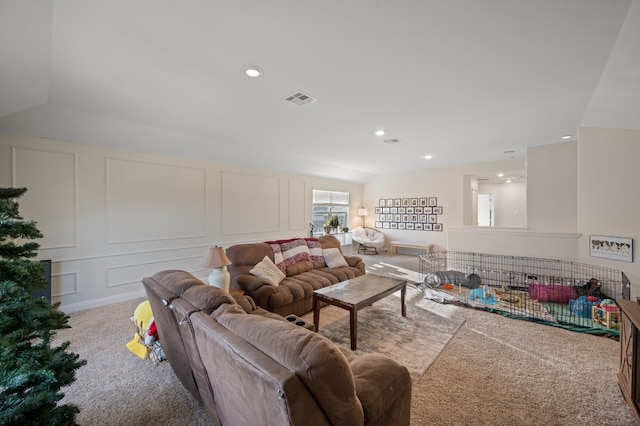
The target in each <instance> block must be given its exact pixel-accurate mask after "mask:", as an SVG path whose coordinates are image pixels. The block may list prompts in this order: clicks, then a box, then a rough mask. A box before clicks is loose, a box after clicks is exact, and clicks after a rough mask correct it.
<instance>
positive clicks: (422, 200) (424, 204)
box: [418, 197, 429, 207]
mask: <svg viewBox="0 0 640 426" xmlns="http://www.w3.org/2000/svg"><path fill="white" fill-rule="evenodd" d="M418 204H419V205H420V207H427V206H428V205H429V204H428V202H427V199H426V197H425V198H420V199H419V200H418Z"/></svg>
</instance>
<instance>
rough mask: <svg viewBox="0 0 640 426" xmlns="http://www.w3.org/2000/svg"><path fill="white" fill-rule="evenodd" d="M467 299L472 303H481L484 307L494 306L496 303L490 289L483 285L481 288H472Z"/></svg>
mask: <svg viewBox="0 0 640 426" xmlns="http://www.w3.org/2000/svg"><path fill="white" fill-rule="evenodd" d="M469 299H470V300H472V301H473V302H478V303H482V304H485V305H495V304H497V303H498V302H497V301H496V300H495V299H494V298H493V295H492V294H491V289H490V288H489V286H488V285H483V286H482V288H474V289H473V290H471V291H470V292H469Z"/></svg>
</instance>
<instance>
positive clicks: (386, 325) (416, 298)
mask: <svg viewBox="0 0 640 426" xmlns="http://www.w3.org/2000/svg"><path fill="white" fill-rule="evenodd" d="M406 306H407V316H406V317H403V316H402V314H401V310H400V309H401V308H400V292H397V293H394V294H392V295H390V296H387V297H386V298H384V299H381V300H379V301H377V302H375V303H374V304H373V305H372V306H370V307H367V308H364V309H362V310H360V311H359V312H358V317H357V318H358V331H357V349H356V351H355V352H356V353H379V354H383V355H386V356H388V357H390V358H393V359H395V360H397V361H399V362H401V363H402V364H404V365H405V366H406V367H407V369H408V370H409V373H410V374H411V380H412V382H413V383H414V384H415V383H416V382H417V381H418V380H419V379H420V377H422V375H423V374H424V372H425V371H426V370H427V368H428V367H429V365H431V363H432V362H433V360H434V359H435V358H436V357H437V356H438V354H439V353H440V352H441V351H442V349H443V348H444V347H445V345H446V344H447V342H449V340H450V339H451V338H452V337H453V335H454V334H455V333H456V331H458V329H459V328H460V326H461V325H462V323H463V322H464V320H462V319H458V318H451V317H443V316H440V315H439V314H438V313H436V312H433V311H431V310H430V307H431V306H434V305H433V303H430V302H429V301H428V300H425V299H424V297H423V296H422V292H420V291H419V290H418V289H416V288H415V287H413V286H407V295H406ZM303 319H304V320H305V321H308V322H310V323H313V313H309V314H307V315H305V316H303ZM349 330H350V329H349V312H348V311H346V310H344V309H340V308H338V307H335V306H325V307H324V308H322V309H321V310H320V327H319V330H318V332H319V333H320V334H322V335H323V336H325V337H327V338H329V339H330V340H331V341H333V342H334V343H338V344H340V345H343V346H346V347H350V345H351V343H350V335H351V334H350V331H349Z"/></svg>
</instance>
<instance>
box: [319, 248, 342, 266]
mask: <svg viewBox="0 0 640 426" xmlns="http://www.w3.org/2000/svg"><path fill="white" fill-rule="evenodd" d="M322 255H323V256H324V261H325V262H326V263H327V266H328V267H329V268H341V267H345V266H349V264H348V263H347V261H346V260H345V259H344V256H343V255H342V253H341V252H340V249H337V248H329V249H324V250H322Z"/></svg>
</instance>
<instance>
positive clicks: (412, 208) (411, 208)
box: [407, 207, 415, 214]
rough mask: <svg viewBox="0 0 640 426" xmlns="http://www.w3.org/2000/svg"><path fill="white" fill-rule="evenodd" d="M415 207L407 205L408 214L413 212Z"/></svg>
mask: <svg viewBox="0 0 640 426" xmlns="http://www.w3.org/2000/svg"><path fill="white" fill-rule="evenodd" d="M414 210H415V207H407V214H413V213H414Z"/></svg>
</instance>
